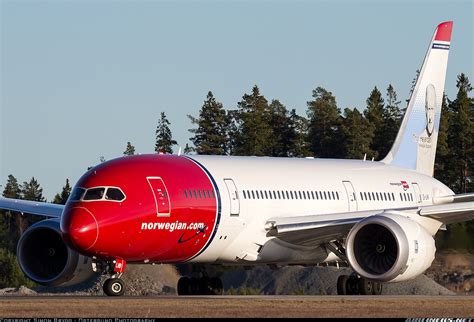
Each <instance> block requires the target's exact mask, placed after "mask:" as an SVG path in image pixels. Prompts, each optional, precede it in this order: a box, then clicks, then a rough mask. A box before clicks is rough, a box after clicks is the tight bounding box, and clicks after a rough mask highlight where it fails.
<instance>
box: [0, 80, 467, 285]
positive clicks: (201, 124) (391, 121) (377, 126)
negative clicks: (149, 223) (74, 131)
mask: <svg viewBox="0 0 474 322" xmlns="http://www.w3.org/2000/svg"><path fill="white" fill-rule="evenodd" d="M417 75H418V72H417ZM415 83H416V77H415V79H414V80H413V83H412V85H413V86H412V91H413V87H414V84H415ZM456 86H457V88H458V92H457V95H456V97H455V98H454V99H453V100H450V99H449V98H448V97H447V96H446V95H445V96H444V97H443V101H442V102H443V103H442V115H441V123H440V129H439V134H438V147H437V154H436V164H435V177H436V178H437V179H439V180H440V181H442V182H443V183H445V184H446V185H448V186H449V187H450V188H451V189H452V190H453V191H454V192H456V193H465V192H472V191H473V190H474V141H473V138H474V99H473V98H472V97H471V96H470V93H471V91H472V89H473V88H472V86H471V84H470V82H469V79H468V77H467V76H466V75H465V74H460V75H459V76H458V77H457V80H456ZM406 102H408V100H406ZM405 109H406V107H402V106H401V101H400V100H399V99H398V96H397V93H396V91H395V89H394V88H393V86H392V85H391V84H389V85H388V86H387V88H386V89H385V91H384V93H382V92H381V91H380V90H379V89H378V88H377V87H374V88H373V89H372V91H371V92H370V93H369V95H368V97H367V100H366V106H365V108H364V110H363V111H362V112H361V111H360V110H359V109H358V108H355V107H352V108H345V109H344V110H343V111H341V109H340V108H339V107H338V105H337V102H336V97H335V95H334V94H333V93H332V92H330V91H329V90H327V89H325V88H323V87H317V88H315V89H314V90H313V91H312V95H311V99H310V100H309V101H307V103H306V115H298V114H297V113H296V110H295V109H289V108H288V107H286V106H285V105H284V104H283V103H281V102H280V101H279V100H278V99H271V100H269V99H267V98H266V97H265V96H264V95H263V94H262V93H261V92H260V89H259V88H258V86H256V85H255V86H254V87H253V88H252V90H251V91H250V92H249V93H244V94H243V96H242V99H241V100H240V101H239V102H237V105H236V107H235V108H233V109H229V108H225V107H224V105H223V104H222V103H221V102H219V101H218V100H217V99H216V97H215V96H214V94H213V93H212V92H211V91H209V92H208V93H207V96H206V99H205V100H204V102H203V104H202V106H201V107H200V109H199V113H198V115H197V116H192V115H188V118H189V119H190V121H191V123H192V125H193V128H191V129H189V132H190V133H191V134H192V136H191V137H190V141H191V142H192V146H189V145H188V144H186V147H185V148H184V151H183V152H184V153H197V154H208V155H240V156H244V155H252V156H274V157H308V156H311V157H320V158H346V159H363V158H367V159H368V160H372V159H373V160H380V159H382V158H383V157H384V156H385V155H386V154H387V153H388V151H389V150H390V148H391V146H392V144H393V142H394V140H395V137H396V134H397V132H398V129H399V127H400V124H401V120H402V118H403V115H404V112H405ZM170 125H171V124H170V122H169V120H168V119H167V117H166V114H165V113H164V112H161V113H160V116H159V119H158V122H157V126H156V131H155V147H154V150H155V151H156V152H157V153H173V146H175V145H176V144H177V142H176V141H175V140H174V139H173V135H172V132H171V129H170ZM135 153H136V150H135V147H134V146H133V145H132V143H131V142H127V143H126V147H125V151H124V152H123V155H134V154H135ZM100 161H101V162H103V161H105V159H104V158H103V157H101V158H100ZM70 192H71V186H70V183H69V179H66V183H65V185H64V186H63V187H62V190H61V192H60V193H58V194H56V195H55V197H54V198H53V200H52V202H54V203H58V204H65V203H66V201H67V198H68V197H69V194H70ZM3 196H4V197H6V198H14V199H24V200H34V201H46V198H44V196H43V194H42V188H41V186H40V184H39V182H38V181H37V180H36V179H35V178H34V177H33V178H31V179H30V180H29V181H25V182H23V183H22V184H20V183H19V182H18V180H17V178H16V177H14V176H13V175H12V174H10V175H9V176H8V179H7V182H6V184H5V186H4V189H3ZM39 219H41V218H39V217H36V216H23V215H17V214H14V213H12V212H9V211H2V213H1V214H0V287H4V286H6V285H19V284H21V283H23V284H25V283H31V282H27V281H25V280H24V277H23V274H21V272H19V268H18V265H17V264H16V261H15V253H16V244H17V242H18V240H19V238H20V236H21V234H22V233H23V232H24V231H25V230H26V228H27V227H28V226H29V225H31V224H33V223H34V222H35V221H37V220H39ZM459 227H461V228H459ZM457 229H464V230H465V231H467V233H468V234H471V235H472V233H474V225H473V224H472V221H471V222H469V223H465V224H458V226H457ZM448 231H449V230H448Z"/></svg>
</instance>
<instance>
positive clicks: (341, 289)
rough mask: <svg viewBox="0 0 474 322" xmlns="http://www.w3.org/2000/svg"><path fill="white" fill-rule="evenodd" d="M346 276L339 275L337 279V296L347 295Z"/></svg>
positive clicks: (347, 277)
mask: <svg viewBox="0 0 474 322" xmlns="http://www.w3.org/2000/svg"><path fill="white" fill-rule="evenodd" d="M348 279H349V276H348V275H340V276H339V277H338V278H337V295H347V280H348Z"/></svg>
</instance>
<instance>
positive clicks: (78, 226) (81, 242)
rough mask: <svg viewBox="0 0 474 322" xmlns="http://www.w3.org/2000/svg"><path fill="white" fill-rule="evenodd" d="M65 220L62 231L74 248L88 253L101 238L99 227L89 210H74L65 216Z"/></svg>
mask: <svg viewBox="0 0 474 322" xmlns="http://www.w3.org/2000/svg"><path fill="white" fill-rule="evenodd" d="M63 220H64V221H63V223H62V225H61V228H62V231H63V233H64V234H65V236H66V237H67V240H69V242H70V243H71V244H72V246H73V247H74V248H76V249H77V250H79V251H86V250H88V249H90V248H91V247H92V246H94V245H95V243H96V242H97V238H98V237H99V227H98V226H97V220H96V219H95V217H94V215H93V214H92V213H91V212H90V211H89V210H88V209H86V208H83V207H76V208H72V209H70V210H69V211H68V212H67V213H65V214H64V218H63Z"/></svg>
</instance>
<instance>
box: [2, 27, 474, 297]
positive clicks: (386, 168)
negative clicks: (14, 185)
mask: <svg viewBox="0 0 474 322" xmlns="http://www.w3.org/2000/svg"><path fill="white" fill-rule="evenodd" d="M452 25H453V22H452V21H447V22H443V23H441V24H439V25H438V26H437V28H436V29H435V32H434V35H433V37H432V38H431V41H430V44H429V47H428V50H427V53H426V55H425V58H424V61H423V65H422V68H421V70H420V74H419V77H418V79H417V81H416V85H415V88H414V90H413V93H412V95H411V97H410V100H409V104H408V107H407V110H406V113H405V115H404V118H403V121H402V124H401V127H400V130H399V132H398V134H397V137H396V139H395V142H394V144H393V146H392V148H391V150H390V152H389V153H388V154H387V156H386V157H385V158H384V159H382V160H381V161H368V160H336V159H319V158H312V157H311V158H273V157H254V156H248V157H244V156H210V155H173V154H164V155H161V154H145V155H133V156H125V157H120V158H116V159H113V160H110V161H107V162H104V163H101V164H99V165H97V166H95V167H93V168H92V169H90V170H89V171H87V172H86V173H85V174H84V175H83V176H82V177H81V178H80V179H79V180H78V182H77V183H76V185H75V186H74V188H73V190H72V192H71V195H70V197H69V199H68V201H67V203H66V205H64V206H62V205H55V204H50V203H41V202H31V201H25V200H13V199H6V198H1V199H0V209H6V210H10V211H15V212H20V213H29V214H35V215H41V216H44V217H46V219H45V220H42V221H39V222H37V223H35V224H34V225H32V226H31V227H29V228H28V229H27V230H26V232H25V233H24V234H23V235H22V236H21V238H20V240H19V242H18V246H17V255H18V261H19V265H20V267H21V269H22V271H23V272H24V273H25V275H26V276H27V277H29V278H30V279H32V280H33V281H35V282H37V283H39V284H43V285H48V286H69V285H73V284H77V283H80V282H82V281H85V280H86V279H88V278H90V277H91V275H92V274H94V272H98V273H101V274H104V275H106V276H107V277H108V278H107V280H106V281H105V282H104V284H103V290H104V293H105V294H107V295H109V296H120V295H122V294H123V293H124V290H125V284H124V282H123V280H122V279H121V276H123V274H124V272H125V269H126V266H127V264H133V263H150V264H152V263H169V264H181V263H187V264H191V265H192V264H220V265H245V266H251V265H274V266H279V265H316V264H320V263H336V262H338V263H346V264H348V265H349V266H350V267H351V268H352V269H353V271H354V274H352V275H350V276H349V275H340V276H339V278H338V280H337V290H338V294H342V295H346V294H352V295H355V294H364V295H370V294H372V295H379V294H381V293H382V286H383V283H392V282H400V281H405V280H409V279H413V278H415V277H417V276H418V275H420V274H422V273H423V272H424V271H425V270H426V269H428V268H429V267H430V265H431V263H432V262H433V260H434V258H435V252H436V247H435V241H434V235H435V234H436V233H437V231H438V230H440V229H443V228H444V227H445V225H446V224H450V223H456V222H462V221H468V220H472V219H474V193H467V194H454V192H453V191H452V190H451V189H449V188H448V187H447V186H446V185H444V184H443V183H442V182H440V181H438V180H436V179H434V178H433V169H434V161H435V154H436V143H437V138H438V129H439V123H440V114H441V101H442V97H443V92H444V83H445V77H446V68H447V62H448V53H449V47H450V40H451V31H452ZM198 273H199V275H198V276H199V277H196V274H195V275H194V276H192V275H190V276H182V277H181V278H180V279H179V281H178V285H177V292H178V295H199V294H223V283H222V281H221V279H220V278H219V277H218V276H209V275H208V274H207V273H205V272H198Z"/></svg>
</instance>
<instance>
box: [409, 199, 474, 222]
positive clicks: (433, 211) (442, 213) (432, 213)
mask: <svg viewBox="0 0 474 322" xmlns="http://www.w3.org/2000/svg"><path fill="white" fill-rule="evenodd" d="M418 213H419V214H420V216H425V217H430V218H433V219H436V220H438V221H440V222H442V223H443V224H453V223H456V222H462V221H468V220H472V219H474V201H469V202H454V203H450V204H441V205H433V206H424V207H421V208H420V210H419V211H418Z"/></svg>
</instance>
